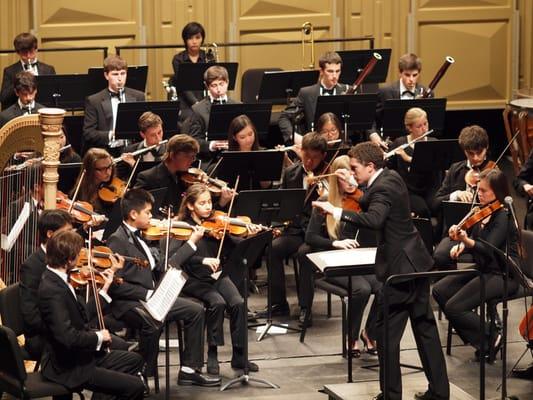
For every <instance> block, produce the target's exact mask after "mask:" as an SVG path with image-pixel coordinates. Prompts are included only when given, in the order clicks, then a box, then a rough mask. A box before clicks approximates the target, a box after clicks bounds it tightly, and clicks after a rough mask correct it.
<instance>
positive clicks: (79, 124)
mask: <svg viewBox="0 0 533 400" xmlns="http://www.w3.org/2000/svg"><path fill="white" fill-rule="evenodd" d="M63 126H64V127H65V130H66V132H64V133H65V135H66V137H67V143H68V144H70V145H71V146H72V148H73V149H74V151H75V152H76V153H78V154H79V155H80V156H81V155H82V154H81V149H82V145H81V142H82V139H83V115H65V118H63Z"/></svg>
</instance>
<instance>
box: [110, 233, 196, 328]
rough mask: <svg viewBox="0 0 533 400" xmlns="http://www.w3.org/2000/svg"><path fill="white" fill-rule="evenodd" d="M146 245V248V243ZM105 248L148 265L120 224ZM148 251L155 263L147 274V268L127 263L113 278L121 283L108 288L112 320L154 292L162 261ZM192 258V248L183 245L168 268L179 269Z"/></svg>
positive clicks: (155, 253)
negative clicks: (120, 280)
mask: <svg viewBox="0 0 533 400" xmlns="http://www.w3.org/2000/svg"><path fill="white" fill-rule="evenodd" d="M147 244H148V245H149V246H150V244H149V243H147ZM107 245H108V246H109V248H111V250H113V251H114V252H116V253H119V254H122V255H124V256H128V257H137V258H140V259H141V260H146V261H148V257H147V256H146V254H145V252H144V250H143V248H142V246H141V245H140V243H139V240H138V238H137V237H135V235H133V233H132V232H131V231H130V230H129V229H128V228H127V227H126V226H125V225H124V224H121V225H120V227H119V228H118V229H117V230H116V232H115V233H113V234H112V235H111V236H110V237H109V239H107ZM150 247H151V246H150ZM151 250H152V255H153V256H154V259H155V261H156V262H157V265H156V267H155V268H154V270H151V269H150V267H148V268H141V267H139V266H137V265H135V264H133V263H130V262H127V263H126V264H125V265H124V268H123V269H121V270H119V271H118V272H117V275H118V276H120V277H122V278H123V280H124V282H123V283H122V284H120V285H112V286H111V288H110V291H109V294H110V296H111V297H112V298H113V302H112V303H111V311H112V312H113V315H114V316H115V317H116V318H120V317H122V315H124V313H125V312H126V311H128V310H130V309H132V308H134V307H137V306H140V305H141V304H140V303H139V300H146V295H147V293H148V291H149V290H154V289H155V284H156V283H157V280H158V276H159V274H160V272H162V268H163V260H160V256H159V250H158V249H157V248H153V247H151ZM193 254H194V250H193V248H192V247H191V246H190V245H189V244H188V243H185V244H184V245H183V246H181V247H180V249H179V250H178V251H176V252H175V253H173V254H172V257H171V258H170V260H169V264H170V265H172V266H174V267H176V268H179V267H180V266H181V264H182V263H183V262H184V260H186V259H187V258H189V257H190V256H192V255H193Z"/></svg>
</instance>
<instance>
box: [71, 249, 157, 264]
mask: <svg viewBox="0 0 533 400" xmlns="http://www.w3.org/2000/svg"><path fill="white" fill-rule="evenodd" d="M91 254H92V258H91V260H92V263H93V265H94V266H95V267H96V268H101V269H106V268H110V267H111V266H112V263H111V258H110V257H111V256H112V255H117V256H118V255H119V254H116V253H113V251H112V250H111V249H110V248H109V247H106V246H94V247H93V248H92V253H91ZM121 257H123V258H124V261H127V262H130V263H132V264H135V265H137V266H139V267H141V268H148V267H149V266H150V263H149V262H148V261H146V260H142V259H140V258H137V257H127V256H121ZM87 263H88V250H87V249H86V248H83V249H81V251H80V254H79V256H78V262H77V266H78V267H81V266H84V265H87Z"/></svg>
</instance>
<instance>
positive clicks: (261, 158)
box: [215, 150, 284, 215]
mask: <svg viewBox="0 0 533 400" xmlns="http://www.w3.org/2000/svg"><path fill="white" fill-rule="evenodd" d="M283 157H284V153H283V152H282V151H272V150H257V151H225V152H223V153H222V155H221V158H222V161H221V162H220V164H219V165H218V168H217V170H216V171H215V174H216V177H217V178H220V179H222V180H224V181H226V182H229V181H232V180H234V179H235V176H240V181H241V182H242V183H243V184H244V186H241V188H240V189H241V190H242V189H244V188H247V189H249V190H253V189H261V188H260V187H254V184H255V183H256V182H260V181H278V180H279V179H280V178H281V171H282V168H283ZM245 182H246V183H248V186H246V183H245ZM244 215H248V214H244Z"/></svg>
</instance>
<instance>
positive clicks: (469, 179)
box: [465, 161, 496, 187]
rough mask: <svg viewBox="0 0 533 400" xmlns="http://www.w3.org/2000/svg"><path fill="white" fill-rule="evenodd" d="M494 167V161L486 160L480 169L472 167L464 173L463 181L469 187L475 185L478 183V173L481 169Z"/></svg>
mask: <svg viewBox="0 0 533 400" xmlns="http://www.w3.org/2000/svg"><path fill="white" fill-rule="evenodd" d="M494 168H496V163H495V162H494V161H488V162H487V163H486V164H485V166H484V167H483V168H482V169H479V168H472V169H470V170H468V172H467V173H466V174H465V182H466V184H467V185H468V186H470V187H476V186H477V184H478V183H479V175H480V174H481V172H482V171H486V170H491V169H494Z"/></svg>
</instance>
